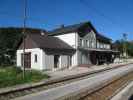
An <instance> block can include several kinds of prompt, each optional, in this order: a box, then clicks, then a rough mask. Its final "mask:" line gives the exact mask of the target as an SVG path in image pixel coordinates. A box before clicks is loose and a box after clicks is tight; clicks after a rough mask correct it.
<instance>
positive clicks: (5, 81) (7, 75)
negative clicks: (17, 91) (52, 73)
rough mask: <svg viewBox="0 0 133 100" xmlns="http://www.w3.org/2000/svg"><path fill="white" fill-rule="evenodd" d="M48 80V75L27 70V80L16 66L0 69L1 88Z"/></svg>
mask: <svg viewBox="0 0 133 100" xmlns="http://www.w3.org/2000/svg"><path fill="white" fill-rule="evenodd" d="M47 78H49V76H48V75H46V74H42V73H41V72H39V71H35V70H29V71H28V70H27V71H26V72H25V78H23V72H22V70H21V69H20V68H17V67H14V66H11V67H0V88H3V87H8V86H13V85H17V84H24V83H30V82H39V81H40V80H42V79H47Z"/></svg>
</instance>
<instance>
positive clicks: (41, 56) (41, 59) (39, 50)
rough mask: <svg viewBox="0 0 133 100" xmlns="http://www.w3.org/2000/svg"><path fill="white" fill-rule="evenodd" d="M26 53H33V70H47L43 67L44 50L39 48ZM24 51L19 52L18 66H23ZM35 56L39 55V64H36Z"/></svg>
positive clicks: (28, 50) (26, 50) (27, 50)
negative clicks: (22, 55) (22, 56)
mask: <svg viewBox="0 0 133 100" xmlns="http://www.w3.org/2000/svg"><path fill="white" fill-rule="evenodd" d="M25 52H30V53H31V68H32V69H37V70H43V69H45V68H44V66H43V50H41V49H39V48H34V49H25ZM22 53H23V50H17V66H22V65H21V64H22V63H21V54H22ZM35 54H36V55H37V62H35V57H34V56H35Z"/></svg>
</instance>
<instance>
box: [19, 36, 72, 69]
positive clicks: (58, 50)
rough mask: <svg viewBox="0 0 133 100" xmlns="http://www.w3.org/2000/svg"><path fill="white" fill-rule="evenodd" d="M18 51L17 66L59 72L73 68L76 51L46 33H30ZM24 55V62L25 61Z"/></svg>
mask: <svg viewBox="0 0 133 100" xmlns="http://www.w3.org/2000/svg"><path fill="white" fill-rule="evenodd" d="M23 48H24V41H22V43H21V44H20V46H19V48H18V50H17V66H20V67H22V65H23V63H24V65H25V67H26V68H27V69H37V70H57V69H64V68H68V67H71V56H72V55H73V54H74V53H75V49H74V48H72V47H71V46H70V45H68V44H67V43H65V42H64V41H62V40H60V39H59V38H57V37H53V36H47V34H45V33H42V34H40V33H29V34H27V36H26V38H25V53H23ZM23 54H24V61H23Z"/></svg>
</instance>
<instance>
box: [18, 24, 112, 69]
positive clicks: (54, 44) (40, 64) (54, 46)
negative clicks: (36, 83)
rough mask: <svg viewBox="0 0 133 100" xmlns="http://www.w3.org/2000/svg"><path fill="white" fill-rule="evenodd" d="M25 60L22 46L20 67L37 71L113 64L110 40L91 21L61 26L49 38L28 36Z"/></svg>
mask: <svg viewBox="0 0 133 100" xmlns="http://www.w3.org/2000/svg"><path fill="white" fill-rule="evenodd" d="M25 44H26V49H25V59H26V60H25V61H23V43H22V44H21V45H20V47H19V49H18V50H17V66H24V64H23V62H25V66H29V68H31V69H37V70H58V69H64V68H72V67H75V66H80V65H92V64H101V63H107V62H112V50H111V40H110V39H109V38H107V37H105V36H103V35H100V34H99V33H98V32H97V31H96V30H95V28H94V27H93V26H92V24H91V23H90V22H85V23H80V24H75V25H70V26H65V27H64V26H62V27H60V28H58V29H55V30H53V31H50V32H48V35H45V36H44V35H40V34H36V35H35V34H30V35H28V36H27V37H26V43H25Z"/></svg>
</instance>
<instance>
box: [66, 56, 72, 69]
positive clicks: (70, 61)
mask: <svg viewBox="0 0 133 100" xmlns="http://www.w3.org/2000/svg"><path fill="white" fill-rule="evenodd" d="M67 58H68V59H67V60H68V61H67V62H68V64H67V66H68V67H70V66H72V56H71V55H70V56H67Z"/></svg>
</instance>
